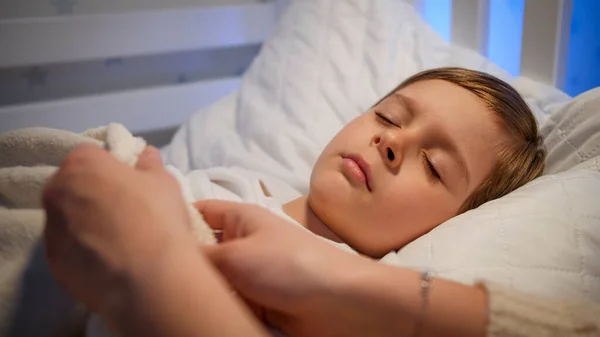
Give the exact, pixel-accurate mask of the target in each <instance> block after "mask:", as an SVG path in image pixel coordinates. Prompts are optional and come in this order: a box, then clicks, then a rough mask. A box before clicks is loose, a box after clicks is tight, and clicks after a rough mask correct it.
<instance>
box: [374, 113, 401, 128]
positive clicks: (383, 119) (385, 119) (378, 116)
mask: <svg viewBox="0 0 600 337" xmlns="http://www.w3.org/2000/svg"><path fill="white" fill-rule="evenodd" d="M375 115H376V116H377V118H379V119H380V120H381V121H383V123H384V124H387V125H388V126H396V127H397V125H396V124H394V122H392V121H391V120H390V119H389V118H387V117H385V115H383V114H382V113H381V112H378V111H375Z"/></svg>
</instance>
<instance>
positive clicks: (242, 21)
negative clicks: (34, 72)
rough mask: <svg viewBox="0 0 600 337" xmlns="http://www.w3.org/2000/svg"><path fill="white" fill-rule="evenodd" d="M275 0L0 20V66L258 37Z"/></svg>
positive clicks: (271, 21)
mask: <svg viewBox="0 0 600 337" xmlns="http://www.w3.org/2000/svg"><path fill="white" fill-rule="evenodd" d="M275 4H276V3H275V2H272V1H270V2H264V3H252V4H241V5H235V6H220V7H196V8H188V9H177V10H169V11H157V12H131V13H115V14H97V15H76V16H65V17H51V18H31V19H9V20H2V21H0V46H2V52H0V67H15V66H25V65H34V64H44V63H55V62H72V61H82V60H90V59H101V58H109V57H128V56H136V55H145V54H157V53H167V52H177V51H182V50H194V49H202V48H218V47H230V46H236V45H242V44H251V43H259V42H262V40H263V39H264V38H265V37H266V36H268V34H270V32H271V30H272V28H273V27H274V25H275V21H276V8H275V7H276V6H275Z"/></svg>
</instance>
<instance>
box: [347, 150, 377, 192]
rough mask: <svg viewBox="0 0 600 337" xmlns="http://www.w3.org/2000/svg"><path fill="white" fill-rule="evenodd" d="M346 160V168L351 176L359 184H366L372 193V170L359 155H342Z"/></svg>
mask: <svg viewBox="0 0 600 337" xmlns="http://www.w3.org/2000/svg"><path fill="white" fill-rule="evenodd" d="M342 158H343V159H344V168H345V169H346V171H347V172H348V173H349V174H350V176H351V177H352V178H353V179H354V180H357V181H358V182H361V183H364V184H365V185H366V187H367V189H368V190H369V192H370V191H371V169H370V167H369V163H367V162H366V161H365V160H364V159H363V157H362V156H360V155H358V154H347V155H342Z"/></svg>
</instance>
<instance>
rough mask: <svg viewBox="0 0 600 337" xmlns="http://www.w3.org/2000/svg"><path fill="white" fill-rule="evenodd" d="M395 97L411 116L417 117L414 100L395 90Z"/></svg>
mask: <svg viewBox="0 0 600 337" xmlns="http://www.w3.org/2000/svg"><path fill="white" fill-rule="evenodd" d="M393 96H394V98H395V99H396V102H398V104H400V105H402V106H403V107H404V108H405V109H406V111H407V112H408V114H409V117H410V118H411V119H412V118H414V117H415V110H416V109H415V104H414V102H413V101H412V100H411V99H409V98H408V97H406V96H404V95H402V94H401V93H398V92H395V93H394V94H393Z"/></svg>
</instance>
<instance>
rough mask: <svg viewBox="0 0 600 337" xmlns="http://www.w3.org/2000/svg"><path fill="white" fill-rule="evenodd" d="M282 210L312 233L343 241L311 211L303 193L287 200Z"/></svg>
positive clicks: (306, 197)
mask: <svg viewBox="0 0 600 337" xmlns="http://www.w3.org/2000/svg"><path fill="white" fill-rule="evenodd" d="M283 211H284V212H285V214H287V215H288V216H289V217H290V218H292V219H294V220H296V222H298V223H299V224H300V225H302V226H304V227H305V228H306V229H308V230H309V231H311V232H313V233H314V234H316V235H319V236H322V237H324V238H326V239H329V240H332V241H335V242H340V243H342V242H343V241H342V240H341V239H340V238H339V237H338V236H337V235H336V234H335V233H334V232H333V231H331V229H329V227H328V226H327V224H325V223H324V222H323V221H321V219H319V217H317V215H316V214H315V213H314V212H313V211H312V209H311V208H310V205H309V204H308V196H306V195H305V196H302V197H300V198H298V199H294V200H292V201H290V202H288V203H287V204H285V205H283Z"/></svg>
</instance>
